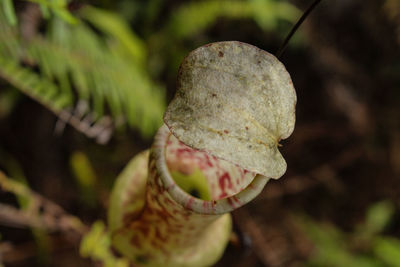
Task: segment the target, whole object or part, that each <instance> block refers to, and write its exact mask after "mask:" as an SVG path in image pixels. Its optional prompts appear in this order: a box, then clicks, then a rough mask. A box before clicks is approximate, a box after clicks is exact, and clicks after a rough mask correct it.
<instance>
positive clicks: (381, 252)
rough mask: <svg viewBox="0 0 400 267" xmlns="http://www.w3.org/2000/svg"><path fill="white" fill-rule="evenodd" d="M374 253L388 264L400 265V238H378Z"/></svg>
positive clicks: (397, 266) (394, 266)
mask: <svg viewBox="0 0 400 267" xmlns="http://www.w3.org/2000/svg"><path fill="white" fill-rule="evenodd" d="M374 253H375V254H376V255H377V256H378V257H379V258H380V259H382V260H383V261H384V262H385V263H386V264H388V265H389V266H392V267H400V240H399V239H395V238H390V237H381V238H378V239H377V240H376V242H375V246H374Z"/></svg>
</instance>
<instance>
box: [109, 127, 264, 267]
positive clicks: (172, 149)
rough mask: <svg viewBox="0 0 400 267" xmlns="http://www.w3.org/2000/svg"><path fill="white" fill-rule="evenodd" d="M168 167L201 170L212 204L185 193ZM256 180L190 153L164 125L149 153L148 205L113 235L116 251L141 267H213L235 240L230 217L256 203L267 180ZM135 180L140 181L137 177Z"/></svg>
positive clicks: (210, 158) (208, 157)
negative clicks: (243, 206)
mask: <svg viewBox="0 0 400 267" xmlns="http://www.w3.org/2000/svg"><path fill="white" fill-rule="evenodd" d="M166 162H168V164H166ZM168 165H169V166H170V168H177V169H179V170H180V171H183V172H186V173H190V170H191V169H192V166H197V167H198V168H200V169H201V170H202V171H203V172H204V174H205V176H206V178H207V181H208V182H209V188H210V190H211V193H212V194H211V195H212V200H211V201H205V200H201V199H198V198H195V197H193V196H191V195H189V194H188V193H186V192H184V191H183V190H182V189H180V188H179V187H178V186H177V185H176V183H175V182H174V181H173V179H172V177H171V175H170V173H169V167H168ZM254 176H255V174H253V173H250V172H248V171H246V170H243V169H242V168H240V167H238V166H236V165H234V164H231V163H228V162H226V161H222V160H220V159H217V158H215V157H213V156H211V155H208V154H207V153H205V152H201V151H196V150H193V149H191V148H190V147H187V146H186V145H184V144H182V143H181V142H179V141H178V140H177V139H176V138H175V137H174V136H173V135H172V134H171V133H170V132H169V130H168V128H167V127H166V126H165V125H164V126H163V127H161V129H160V130H159V131H158V133H157V136H156V140H155V142H154V144H153V146H152V149H151V152H150V157H149V167H148V178H147V186H146V195H145V198H146V204H145V206H144V208H143V209H142V211H141V213H140V215H139V216H138V217H135V219H133V220H132V221H127V220H124V224H123V227H122V228H120V229H116V230H115V231H114V233H113V242H114V244H115V247H116V248H117V250H118V251H119V252H120V253H122V254H124V255H125V256H128V257H129V258H131V259H132V260H133V261H134V262H136V263H138V264H139V265H147V266H160V265H161V264H162V265H163V266H208V265H211V264H213V263H214V262H215V261H217V260H218V258H219V257H220V256H221V255H222V253H223V250H224V248H225V246H226V244H227V242H228V239H229V236H230V231H231V229H230V228H231V219H230V215H229V214H226V213H228V212H229V211H231V210H233V209H235V208H237V207H239V206H241V205H243V204H245V203H247V202H248V201H249V200H250V199H252V198H254V197H255V196H256V195H257V194H258V193H259V192H260V191H261V190H262V188H263V187H264V185H265V183H266V182H267V180H268V179H265V178H264V177H263V176H256V178H254ZM132 177H135V179H140V178H138V176H137V175H133V176H132ZM141 179H145V178H143V177H142V178H141ZM135 212H136V213H137V211H135ZM123 217H125V218H127V217H128V218H129V216H123Z"/></svg>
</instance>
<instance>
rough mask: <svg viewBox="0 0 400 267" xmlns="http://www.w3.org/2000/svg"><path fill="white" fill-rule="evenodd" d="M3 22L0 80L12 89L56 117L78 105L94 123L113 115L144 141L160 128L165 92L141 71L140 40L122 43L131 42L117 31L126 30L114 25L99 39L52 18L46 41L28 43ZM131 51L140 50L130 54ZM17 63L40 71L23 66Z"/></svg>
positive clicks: (0, 22)
mask: <svg viewBox="0 0 400 267" xmlns="http://www.w3.org/2000/svg"><path fill="white" fill-rule="evenodd" d="M97 15H98V14H97ZM101 15H102V13H100V15H99V16H100V17H101ZM2 18H4V16H0V60H1V61H0V63H1V64H0V76H1V77H2V78H3V79H5V80H7V81H8V82H10V83H11V84H12V85H13V86H14V87H16V88H18V89H20V90H21V91H22V92H24V93H25V94H27V95H29V96H31V97H32V98H34V99H36V100H38V101H39V102H40V103H42V104H43V105H44V106H46V107H48V108H49V109H50V110H52V111H53V112H54V113H56V114H58V115H59V114H60V112H61V111H64V112H65V110H73V109H74V106H75V104H76V103H77V101H78V100H81V101H86V102H87V103H90V106H91V108H90V110H92V112H91V113H90V116H91V117H92V118H93V120H94V122H96V121H97V120H99V119H100V118H102V117H103V116H104V115H105V114H108V113H111V115H112V116H113V118H114V119H118V120H119V121H121V120H123V121H127V123H128V124H129V125H130V126H133V127H137V128H138V129H140V131H141V133H142V134H143V135H144V136H149V135H151V134H153V133H154V131H155V130H156V129H157V128H158V127H159V126H160V125H161V122H162V113H163V111H164V105H165V104H164V93H163V88H161V87H160V86H159V85H157V84H156V83H155V82H154V81H153V80H152V79H151V78H150V76H149V74H148V73H147V70H146V69H145V64H144V62H145V57H146V53H145V46H144V45H143V44H142V43H140V41H137V40H139V39H132V38H127V37H126V36H128V37H129V36H131V35H129V29H128V27H125V28H123V29H122V30H121V29H118V27H123V25H124V24H122V23H121V22H120V23H119V24H118V23H116V24H114V27H117V29H114V30H113V29H112V28H108V29H107V32H106V33H105V34H106V36H105V37H101V36H100V35H98V34H97V33H95V32H94V31H93V30H92V29H91V28H90V27H88V26H87V25H86V23H85V22H84V21H82V22H81V23H79V24H76V25H70V24H67V23H65V22H64V21H62V20H60V19H57V18H53V19H52V20H51V22H50V24H49V30H48V32H47V33H46V36H40V35H38V36H36V37H35V38H33V39H32V40H30V41H29V42H26V41H23V40H20V39H19V38H18V32H17V31H16V30H15V28H12V27H11V26H9V25H8V24H7V23H6V22H5V21H4V19H3V20H2ZM111 32H112V33H113V34H107V33H111ZM115 32H116V33H117V34H114V33H115ZM121 36H124V38H125V39H124V41H121V40H120V39H121ZM115 37H117V38H115ZM136 41H137V42H136ZM135 42H136V43H137V44H139V45H137V44H136V43H135ZM132 43H134V44H133V45H132ZM135 47H136V48H138V47H139V49H136V50H132V48H135ZM127 48H128V49H127ZM134 51H136V52H140V53H136V54H135V53H134ZM141 51H142V52H141ZM127 53H131V56H127ZM142 54H143V55H142ZM140 57H142V58H140ZM21 61H22V62H28V63H29V65H30V66H34V67H36V68H37V69H39V70H38V71H34V70H33V69H32V67H28V66H21V64H20V62H21ZM90 110H89V111H90ZM89 111H88V113H87V114H84V115H89ZM69 113H70V112H69ZM68 122H70V121H68ZM77 128H78V129H79V128H82V127H77Z"/></svg>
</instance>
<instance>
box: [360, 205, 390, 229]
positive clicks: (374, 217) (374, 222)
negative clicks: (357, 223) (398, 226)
mask: <svg viewBox="0 0 400 267" xmlns="http://www.w3.org/2000/svg"><path fill="white" fill-rule="evenodd" d="M394 211H395V207H394V205H393V203H391V202H389V201H381V202H378V203H375V204H373V205H372V206H370V207H369V208H368V212H367V217H366V222H365V231H368V232H369V233H371V234H377V233H380V232H382V231H383V230H384V228H385V227H386V226H387V225H388V223H389V222H390V220H391V218H392V217H393V214H394Z"/></svg>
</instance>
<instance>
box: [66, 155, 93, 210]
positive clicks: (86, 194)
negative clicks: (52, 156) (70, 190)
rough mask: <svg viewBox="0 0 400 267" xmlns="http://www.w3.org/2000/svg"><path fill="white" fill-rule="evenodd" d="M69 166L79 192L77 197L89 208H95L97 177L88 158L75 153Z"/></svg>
mask: <svg viewBox="0 0 400 267" xmlns="http://www.w3.org/2000/svg"><path fill="white" fill-rule="evenodd" d="M70 165H71V170H72V172H73V174H74V176H75V179H76V182H77V184H78V188H79V190H80V194H79V196H80V197H81V198H82V202H83V203H84V204H86V205H87V206H89V207H92V208H93V207H95V206H96V204H97V199H96V195H97V194H96V187H97V176H96V172H95V170H94V168H93V166H92V164H91V163H90V160H89V158H88V157H87V155H86V154H85V153H83V152H81V151H76V152H74V153H72V155H71V158H70Z"/></svg>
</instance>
